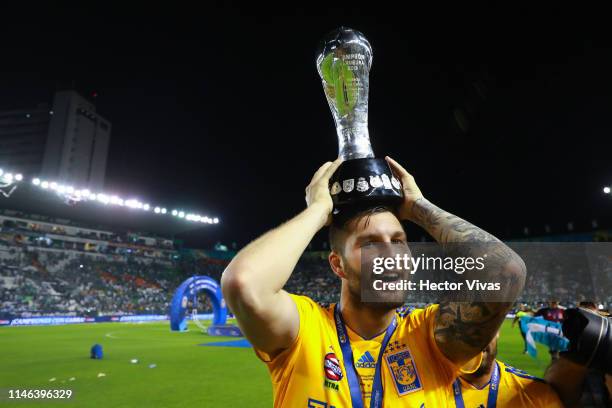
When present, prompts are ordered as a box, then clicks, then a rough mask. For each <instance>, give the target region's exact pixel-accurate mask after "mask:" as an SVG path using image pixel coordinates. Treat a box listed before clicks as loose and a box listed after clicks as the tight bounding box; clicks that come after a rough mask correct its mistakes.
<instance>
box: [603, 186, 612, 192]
mask: <svg viewBox="0 0 612 408" xmlns="http://www.w3.org/2000/svg"><path fill="white" fill-rule="evenodd" d="M610 191H611V190H610V186H605V187H604V188H603V192H604V194H610Z"/></svg>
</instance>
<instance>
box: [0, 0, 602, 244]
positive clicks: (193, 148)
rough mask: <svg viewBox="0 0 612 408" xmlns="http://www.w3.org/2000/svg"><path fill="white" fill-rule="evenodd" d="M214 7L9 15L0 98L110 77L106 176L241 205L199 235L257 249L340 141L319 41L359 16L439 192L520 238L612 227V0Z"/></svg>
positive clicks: (206, 203)
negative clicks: (585, 5) (605, 13)
mask: <svg viewBox="0 0 612 408" xmlns="http://www.w3.org/2000/svg"><path fill="white" fill-rule="evenodd" d="M124 3H126V2H124ZM165 4H166V5H168V4H170V3H168V2H166V3H165ZM185 4H186V3H185ZM206 4H207V5H206V6H201V7H200V8H191V7H195V6H189V7H187V6H186V5H183V6H182V7H176V8H174V9H169V8H166V7H159V6H152V5H151V4H148V3H142V4H141V5H140V6H138V7H137V6H135V5H133V6H131V7H133V8H130V9H125V8H117V9H111V8H108V6H106V5H105V6H104V7H88V8H87V7H86V4H84V3H83V4H82V5H81V8H78V9H77V8H74V7H70V8H68V7H67V8H63V9H62V8H58V7H59V6H53V5H51V4H49V5H48V6H46V7H48V8H47V9H45V8H41V7H39V6H33V5H32V6H30V7H29V8H27V9H23V10H15V11H12V10H11V11H8V10H4V12H3V17H4V19H3V20H4V21H3V25H2V28H0V32H1V34H2V38H3V43H2V58H1V61H2V65H1V66H0V71H1V72H2V75H1V78H0V109H10V108H22V107H29V106H36V104H37V103H39V102H50V101H51V97H52V94H53V92H54V91H55V90H56V89H65V88H66V87H69V86H71V84H73V83H74V84H75V85H76V89H77V90H79V91H80V92H82V93H84V94H87V95H91V93H92V92H97V94H98V97H97V98H96V106H97V110H98V112H99V113H100V114H102V115H103V116H105V117H106V118H107V119H109V120H110V121H111V122H112V124H113V131H112V136H111V145H110V152H109V160H108V169H107V179H106V190H107V191H110V192H113V193H117V194H119V195H123V196H136V197H138V198H142V199H143V200H148V201H149V202H152V203H160V204H163V205H166V206H168V207H183V208H186V209H189V210H193V211H197V212H200V213H204V214H208V215H210V216H218V217H220V218H221V221H222V223H221V224H219V225H218V226H207V227H204V228H202V229H199V230H197V231H194V232H192V233H190V234H187V235H185V236H184V237H183V238H185V239H186V240H187V242H188V243H190V244H191V245H196V246H197V245H200V246H205V245H210V244H212V243H214V242H216V241H222V242H223V243H226V244H229V243H231V242H237V243H238V245H243V244H244V243H246V242H248V241H249V240H251V239H253V238H255V237H256V236H257V235H259V234H261V233H263V232H264V231H266V230H267V229H269V228H272V227H273V226H275V225H278V224H279V223H281V222H283V221H285V220H286V219H288V218H290V217H291V216H293V215H294V214H296V213H297V212H299V211H300V210H301V209H302V208H303V207H304V205H305V202H304V197H303V191H304V188H305V186H306V185H307V184H308V182H309V180H310V177H311V175H312V173H313V172H314V171H315V170H316V169H317V168H318V166H319V165H320V164H322V163H323V162H324V161H326V160H333V159H334V158H335V157H336V155H337V139H336V133H335V128H334V125H333V121H332V116H331V113H330V110H329V108H328V106H327V102H326V100H325V97H324V94H323V90H322V86H321V81H320V79H319V77H318V74H317V71H316V68H315V51H316V48H317V44H318V41H319V40H320V39H321V38H322V37H323V36H324V35H325V34H326V33H327V32H329V31H330V30H332V29H334V28H335V27H338V26H340V25H345V26H348V27H352V28H354V29H357V30H359V31H361V32H363V33H364V34H365V36H366V37H367V38H368V39H369V41H370V43H371V44H372V47H373V50H374V60H373V65H372V71H371V74H370V115H369V118H370V121H369V122H370V126H369V128H370V136H371V138H372V144H373V147H374V152H375V153H376V155H377V156H380V157H382V156H384V155H385V154H389V155H391V156H392V157H394V158H395V159H397V160H398V161H400V163H402V164H403V165H404V166H405V167H406V168H407V169H408V170H409V171H411V172H412V173H413V175H414V176H415V178H416V180H417V182H418V184H419V186H420V187H421V190H422V191H423V192H424V194H425V195H426V197H427V198H429V199H430V200H431V201H432V202H434V203H435V204H437V205H439V206H440V207H442V208H444V209H446V210H448V211H451V212H453V213H455V214H457V215H459V216H462V217H464V218H466V219H468V220H470V221H472V222H474V223H475V224H477V225H479V226H481V227H483V228H485V229H487V230H489V231H490V232H492V233H494V234H498V235H500V236H501V237H503V238H512V237H521V236H522V234H523V228H524V227H529V229H530V234H531V235H535V236H537V235H543V233H544V225H546V224H548V225H550V227H551V229H552V231H553V232H554V233H562V232H564V231H567V229H566V226H565V225H566V223H567V222H568V221H572V222H574V225H575V231H589V230H590V229H591V226H590V225H591V220H592V219H597V220H598V222H599V225H600V226H601V227H612V223H611V221H612V220H611V218H612V217H611V214H612V211H611V210H612V199H611V197H610V196H609V195H608V196H605V195H604V194H603V193H602V187H603V186H604V185H610V184H612V148H611V147H612V142H611V140H612V139H611V137H610V135H611V134H612V122H611V121H610V118H611V116H612V115H611V114H612V79H611V77H610V73H612V48H611V47H612V45H611V44H610V43H609V41H608V40H609V38H610V36H609V35H604V34H605V33H600V32H597V31H598V27H602V28H604V27H605V24H606V23H605V22H602V23H600V22H598V21H595V17H594V16H597V15H598V14H601V12H598V11H597V10H592V11H590V12H589V13H590V14H588V13H585V14H584V15H582V13H578V12H577V11H576V10H570V11H568V12H559V11H557V10H553V9H550V10H541V12H539V11H538V12H535V11H533V10H532V9H531V8H529V9H523V10H521V9H518V8H517V9H512V10H506V9H499V10H465V9H462V10H429V11H421V10H416V9H409V10H399V9H396V8H391V7H387V8H386V9H384V10H383V9H381V10H375V9H374V6H370V7H363V8H361V9H350V10H340V9H330V8H326V7H323V6H321V7H320V8H314V7H313V8H312V10H307V9H294V10H279V9H277V10H264V9H253V8H250V9H247V8H243V7H241V6H237V5H219V4H217V5H214V4H209V3H206ZM202 7H203V8H202ZM394 7H395V6H394ZM281 12H282V14H283V15H281ZM585 23H586V24H588V29H585V28H583V27H582V25H583V24H585ZM410 231H411V237H412V238H414V239H415V240H418V239H420V237H421V235H422V233H421V232H420V231H417V230H412V229H411V230H410Z"/></svg>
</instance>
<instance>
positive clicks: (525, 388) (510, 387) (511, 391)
mask: <svg viewBox="0 0 612 408" xmlns="http://www.w3.org/2000/svg"><path fill="white" fill-rule="evenodd" d="M496 362H497V364H498V367H499V387H498V393H497V406H498V407H513V408H518V407H521V408H522V407H529V408H544V407H545V408H562V407H563V404H562V403H561V401H560V400H559V397H558V396H557V394H556V393H555V392H554V391H553V389H552V388H551V387H550V385H548V384H547V383H546V382H544V380H542V379H540V378H536V377H533V376H531V375H529V374H527V373H526V372H524V371H522V370H518V369H516V368H514V367H510V366H508V365H506V364H504V363H502V362H501V361H498V360H496ZM460 381H461V393H462V397H463V404H464V406H465V408H487V399H488V396H489V387H490V384H487V385H486V386H485V387H483V388H480V389H479V388H477V387H475V386H474V385H472V384H470V383H469V382H467V381H465V380H464V379H463V378H461V377H460Z"/></svg>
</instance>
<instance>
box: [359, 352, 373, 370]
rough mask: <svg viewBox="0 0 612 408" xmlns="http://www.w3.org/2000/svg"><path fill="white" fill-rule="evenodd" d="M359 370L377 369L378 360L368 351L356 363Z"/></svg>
mask: <svg viewBox="0 0 612 408" xmlns="http://www.w3.org/2000/svg"><path fill="white" fill-rule="evenodd" d="M355 367H357V368H376V360H374V357H372V354H370V352H369V351H366V352H365V353H363V354H362V355H361V357H359V360H357V362H356V363H355Z"/></svg>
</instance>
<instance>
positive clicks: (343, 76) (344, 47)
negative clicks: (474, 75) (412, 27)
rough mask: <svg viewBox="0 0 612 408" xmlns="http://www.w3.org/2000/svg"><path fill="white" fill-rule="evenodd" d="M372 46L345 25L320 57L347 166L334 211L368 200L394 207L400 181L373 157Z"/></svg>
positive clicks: (336, 187)
mask: <svg viewBox="0 0 612 408" xmlns="http://www.w3.org/2000/svg"><path fill="white" fill-rule="evenodd" d="M371 66H372V47H371V46H370V43H369V42H368V40H367V39H366V38H365V37H364V35H363V34H361V33H360V32H359V31H355V30H352V29H350V28H346V27H340V28H338V29H336V30H334V31H332V32H331V33H329V34H328V35H327V37H326V38H325V39H324V40H323V42H322V44H321V46H320V48H319V52H318V55H317V70H318V71H319V76H320V77H321V80H322V81H323V90H324V91H325V97H326V98H327V102H328V103H329V107H330V109H331V111H332V115H333V116H334V121H335V123H336V131H337V133H338V155H339V157H341V158H342V159H343V163H342V165H340V167H339V168H338V170H336V172H335V173H334V175H333V176H332V178H331V180H330V192H331V194H332V198H333V200H334V207H335V211H338V210H340V208H341V207H343V206H345V205H348V204H355V203H358V202H362V201H365V200H368V201H372V202H373V203H375V204H385V203H388V204H394V203H397V202H399V201H400V200H401V198H402V188H401V184H400V182H399V181H398V180H397V179H396V178H395V177H394V176H393V173H392V172H391V168H390V167H389V165H388V164H387V162H386V161H385V160H384V159H377V158H374V152H373V151H372V145H371V144H370V135H369V133H368V90H369V85H370V78H369V74H370V67H371Z"/></svg>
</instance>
